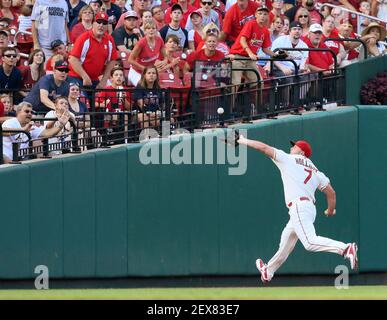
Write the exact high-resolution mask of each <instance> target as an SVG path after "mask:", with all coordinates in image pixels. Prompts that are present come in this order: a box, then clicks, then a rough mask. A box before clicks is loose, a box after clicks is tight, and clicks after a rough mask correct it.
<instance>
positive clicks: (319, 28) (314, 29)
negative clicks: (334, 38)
mask: <svg viewBox="0 0 387 320" xmlns="http://www.w3.org/2000/svg"><path fill="white" fill-rule="evenodd" d="M309 32H313V33H314V32H321V33H322V32H323V28H322V26H321V24H318V23H314V24H312V25H311V26H310V27H309Z"/></svg>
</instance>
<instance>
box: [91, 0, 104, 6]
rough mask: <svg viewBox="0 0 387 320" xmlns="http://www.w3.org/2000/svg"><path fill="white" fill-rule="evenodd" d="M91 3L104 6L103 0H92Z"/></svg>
mask: <svg viewBox="0 0 387 320" xmlns="http://www.w3.org/2000/svg"><path fill="white" fill-rule="evenodd" d="M90 3H99V5H100V6H101V7H102V1H101V0H90V2H89V4H90Z"/></svg>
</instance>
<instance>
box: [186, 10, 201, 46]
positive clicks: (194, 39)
mask: <svg viewBox="0 0 387 320" xmlns="http://www.w3.org/2000/svg"><path fill="white" fill-rule="evenodd" d="M189 18H190V19H191V22H192V25H193V29H192V30H190V31H189V32H188V48H189V50H191V52H193V51H195V50H196V48H197V47H198V46H199V43H200V42H202V41H203V36H204V34H203V27H204V26H203V18H202V14H201V12H200V11H194V12H192V13H191V14H190V16H189Z"/></svg>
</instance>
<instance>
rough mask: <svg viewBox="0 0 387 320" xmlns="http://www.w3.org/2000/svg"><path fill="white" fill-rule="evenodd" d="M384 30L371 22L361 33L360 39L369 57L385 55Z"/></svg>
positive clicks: (386, 51)
mask: <svg viewBox="0 0 387 320" xmlns="http://www.w3.org/2000/svg"><path fill="white" fill-rule="evenodd" d="M385 38H386V29H385V28H383V27H382V26H381V25H379V24H378V23H376V22H371V23H370V24H369V25H368V27H367V28H365V29H364V30H363V32H362V33H361V39H362V40H363V41H365V42H366V44H367V52H368V55H369V56H370V57H377V56H380V55H382V54H385V53H387V50H386V47H385V45H384V44H383V43H382V41H385Z"/></svg>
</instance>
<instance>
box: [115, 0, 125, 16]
mask: <svg viewBox="0 0 387 320" xmlns="http://www.w3.org/2000/svg"><path fill="white" fill-rule="evenodd" d="M114 3H115V4H116V5H117V6H118V7H119V8H120V9H121V14H123V13H125V12H126V11H128V10H127V9H126V8H125V5H126V0H116V1H115V2H114Z"/></svg>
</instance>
